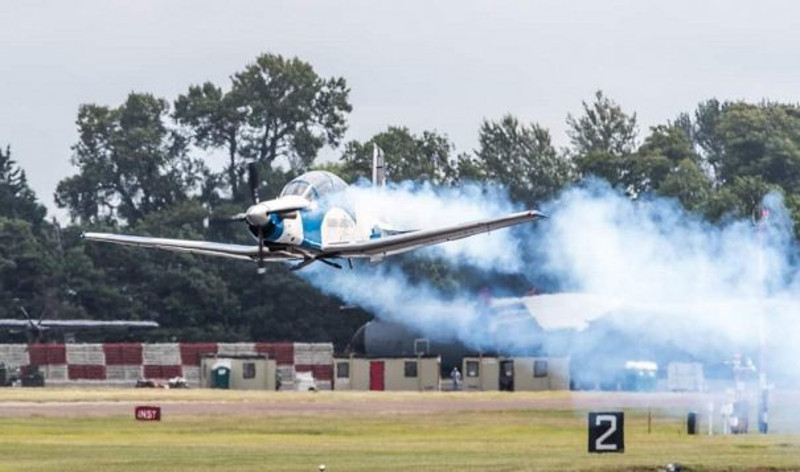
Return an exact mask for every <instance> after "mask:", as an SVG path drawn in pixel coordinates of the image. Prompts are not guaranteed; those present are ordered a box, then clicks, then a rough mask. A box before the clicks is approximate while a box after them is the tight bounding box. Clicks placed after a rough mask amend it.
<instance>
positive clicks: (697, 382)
mask: <svg viewBox="0 0 800 472" xmlns="http://www.w3.org/2000/svg"><path fill="white" fill-rule="evenodd" d="M705 388H706V386H705V376H704V375H703V364H700V363H699V362H670V363H669V364H668V365H667V390H669V391H670V392H702V391H704V390H705Z"/></svg>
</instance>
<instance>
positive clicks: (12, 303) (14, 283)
mask: <svg viewBox="0 0 800 472" xmlns="http://www.w3.org/2000/svg"><path fill="white" fill-rule="evenodd" d="M54 270H55V268H54V266H53V263H52V258H51V257H50V254H49V250H48V248H47V247H46V246H45V245H44V244H42V242H41V240H40V239H39V238H38V237H37V236H36V234H35V232H34V230H33V224H32V223H31V222H28V221H23V220H20V219H8V218H4V217H0V317H3V318H8V317H14V318H16V317H18V316H19V312H18V311H17V310H18V308H17V307H18V306H25V307H27V308H29V309H34V310H36V311H37V312H38V311H40V310H41V309H42V308H43V307H44V298H43V297H44V294H45V290H46V288H47V281H48V277H49V276H51V275H52V274H53V272H54Z"/></svg>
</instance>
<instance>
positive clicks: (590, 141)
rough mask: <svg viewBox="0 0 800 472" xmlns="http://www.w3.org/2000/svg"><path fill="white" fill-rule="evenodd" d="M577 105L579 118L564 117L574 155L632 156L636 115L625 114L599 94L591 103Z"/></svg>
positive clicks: (596, 93) (600, 92)
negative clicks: (580, 107)
mask: <svg viewBox="0 0 800 472" xmlns="http://www.w3.org/2000/svg"><path fill="white" fill-rule="evenodd" d="M581 103H582V104H583V115H582V116H581V117H579V118H575V117H574V116H572V114H568V115H567V125H568V130H567V135H568V136H569V138H570V142H571V143H572V147H573V152H574V153H575V154H576V155H578V156H585V155H589V154H594V153H604V154H609V155H612V156H623V155H626V154H630V153H631V152H633V150H634V149H635V146H636V134H637V132H638V131H637V127H636V113H634V114H633V115H628V114H626V113H625V112H623V111H622V108H620V106H619V105H617V104H616V103H615V102H614V101H613V100H611V99H609V98H608V97H606V96H605V95H603V92H602V91H600V90H598V91H597V92H595V101H594V103H592V104H591V105H589V104H587V103H586V102H581Z"/></svg>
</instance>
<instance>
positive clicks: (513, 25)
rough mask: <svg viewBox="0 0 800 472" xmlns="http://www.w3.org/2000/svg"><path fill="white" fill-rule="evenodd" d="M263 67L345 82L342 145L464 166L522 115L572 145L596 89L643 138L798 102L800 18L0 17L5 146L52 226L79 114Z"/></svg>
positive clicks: (585, 2)
mask: <svg viewBox="0 0 800 472" xmlns="http://www.w3.org/2000/svg"><path fill="white" fill-rule="evenodd" d="M262 52H272V53H278V54H282V55H285V56H299V57H300V58H301V59H303V60H306V61H308V62H310V63H311V64H312V65H313V66H314V67H315V69H316V70H317V72H318V73H319V74H320V75H322V76H325V77H328V76H334V75H335V76H343V77H345V78H346V79H347V82H348V84H349V85H350V87H351V89H352V92H351V96H350V97H351V103H352V104H353V112H352V114H351V115H350V117H349V122H350V128H349V132H348V135H347V139H358V140H366V139H369V137H371V136H372V135H373V134H375V133H377V132H380V131H382V130H384V129H385V128H386V127H387V126H389V125H404V126H408V127H409V128H411V129H412V130H413V131H415V132H420V131H422V130H424V129H435V130H438V131H440V132H444V133H447V134H448V135H449V136H450V138H451V139H452V140H453V141H454V142H455V144H456V146H457V149H458V151H469V150H471V149H473V148H474V147H475V145H476V141H477V131H478V127H479V125H480V122H481V120H482V119H484V118H489V119H496V118H499V117H500V116H502V115H503V114H504V113H508V112H510V113H512V114H515V115H517V116H518V117H520V118H521V119H522V120H524V121H535V122H538V123H540V124H542V125H544V126H546V127H548V128H550V130H551V131H552V132H553V135H554V138H555V140H556V142H557V143H558V144H560V145H564V144H566V142H567V139H566V137H565V134H564V129H565V125H564V120H565V118H566V115H567V113H569V112H571V113H573V114H577V113H579V112H580V109H581V108H580V107H581V105H580V102H581V100H590V99H591V98H592V94H593V92H594V91H595V90H597V89H602V90H603V91H605V93H606V94H607V95H608V96H610V97H611V98H612V99H614V100H616V101H617V102H618V103H619V104H621V105H622V107H623V108H624V109H626V110H628V111H635V112H637V113H638V117H639V122H640V128H641V129H642V130H643V131H645V130H647V127H648V126H651V125H654V124H658V123H663V122H664V121H666V120H668V119H671V118H673V117H674V116H675V115H677V114H678V113H679V112H681V111H691V110H693V109H694V108H695V106H696V105H697V103H698V102H700V101H701V100H705V99H708V98H712V97H717V98H720V99H746V100H761V99H762V98H769V99H773V100H780V101H790V102H797V101H798V96H799V95H800V54H799V53H800V2H796V1H789V0H787V1H783V2H779V1H764V0H759V1H749V2H745V1H734V0H725V1H699V0H671V1H669V2H655V1H645V0H630V1H622V0H613V1H601V0H558V1H551V2H541V1H488V0H487V1H480V2H473V1H464V0H461V1H432V0H426V1H422V0H419V1H418V0H398V1H393V2H389V1H377V0H366V1H333V0H319V1H300V0H294V1H286V2H274V1H264V0H254V1H197V0H193V1H168V0H130V1H126V2H122V1H108V0H105V1H75V0H71V1H51V2H45V1H31V0H25V1H3V2H0V144H3V145H4V144H6V143H7V144H10V145H11V147H12V153H13V156H14V158H15V159H16V160H17V161H18V162H19V163H20V164H21V165H22V166H23V168H24V169H25V170H26V172H27V173H28V176H29V180H30V182H31V184H32V186H33V188H34V190H35V191H36V192H37V194H38V196H39V198H40V199H41V200H42V201H43V202H44V203H45V204H46V205H48V207H49V208H50V209H51V211H52V209H53V203H52V194H53V192H54V190H55V186H56V184H57V182H58V181H59V180H60V179H62V178H63V177H65V176H67V175H70V174H72V173H73V172H74V171H73V169H71V166H70V164H69V158H70V154H71V151H70V146H71V145H72V144H73V143H75V141H76V139H77V134H76V128H75V124H74V122H75V118H76V116H77V109H78V105H79V104H81V103H96V104H103V105H112V106H117V105H119V104H120V103H121V102H123V101H124V99H125V97H126V95H127V94H128V93H129V92H130V91H140V92H151V93H153V94H155V95H157V96H160V97H164V98H167V99H168V100H170V101H172V100H173V99H174V98H175V97H176V96H177V95H178V94H179V93H182V92H184V91H185V90H186V89H187V88H188V86H189V85H191V84H197V83H201V82H203V81H206V80H211V81H213V82H215V83H217V84H219V85H223V86H227V85H228V83H229V81H228V77H229V76H230V75H231V74H232V73H233V72H236V71H239V70H241V69H242V68H243V67H244V66H245V65H246V64H247V63H248V62H250V61H252V60H253V59H254V58H255V57H256V56H257V55H258V54H260V53H262ZM329 155H330V153H329ZM211 164H212V165H213V166H215V167H218V166H219V165H220V163H211ZM61 214H63V213H61Z"/></svg>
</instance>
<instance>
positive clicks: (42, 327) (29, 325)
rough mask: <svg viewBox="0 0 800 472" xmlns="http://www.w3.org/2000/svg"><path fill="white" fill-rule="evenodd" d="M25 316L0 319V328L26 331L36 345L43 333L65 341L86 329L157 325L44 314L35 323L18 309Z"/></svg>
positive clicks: (154, 326) (24, 311)
mask: <svg viewBox="0 0 800 472" xmlns="http://www.w3.org/2000/svg"><path fill="white" fill-rule="evenodd" d="M19 309H20V310H21V311H22V313H23V314H24V315H25V318H26V319H24V320H21V319H15V318H3V319H0V328H7V329H9V330H11V331H12V332H22V331H27V333H28V338H29V340H30V341H31V342H34V343H37V342H40V341H41V340H42V335H43V333H44V332H45V331H50V330H53V331H59V332H61V333H63V334H64V337H65V339H73V338H74V337H75V336H74V332H75V331H78V330H86V329H109V328H111V329H113V328H158V327H159V324H158V323H157V322H155V321H127V320H84V319H71V320H46V319H44V312H42V316H40V317H39V319H38V320H37V321H34V320H33V319H32V318H31V317H30V315H29V314H28V311H27V310H26V309H25V308H23V307H19Z"/></svg>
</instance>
